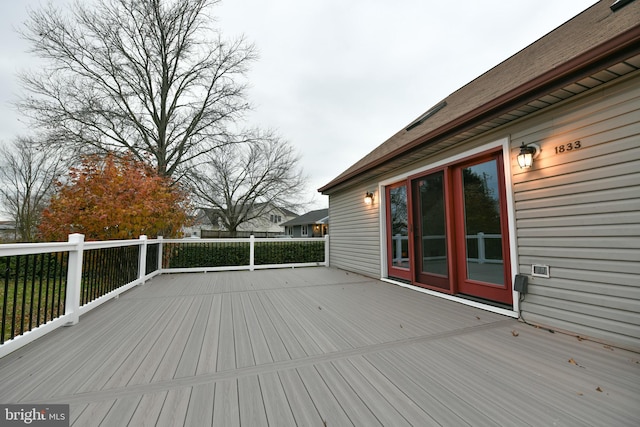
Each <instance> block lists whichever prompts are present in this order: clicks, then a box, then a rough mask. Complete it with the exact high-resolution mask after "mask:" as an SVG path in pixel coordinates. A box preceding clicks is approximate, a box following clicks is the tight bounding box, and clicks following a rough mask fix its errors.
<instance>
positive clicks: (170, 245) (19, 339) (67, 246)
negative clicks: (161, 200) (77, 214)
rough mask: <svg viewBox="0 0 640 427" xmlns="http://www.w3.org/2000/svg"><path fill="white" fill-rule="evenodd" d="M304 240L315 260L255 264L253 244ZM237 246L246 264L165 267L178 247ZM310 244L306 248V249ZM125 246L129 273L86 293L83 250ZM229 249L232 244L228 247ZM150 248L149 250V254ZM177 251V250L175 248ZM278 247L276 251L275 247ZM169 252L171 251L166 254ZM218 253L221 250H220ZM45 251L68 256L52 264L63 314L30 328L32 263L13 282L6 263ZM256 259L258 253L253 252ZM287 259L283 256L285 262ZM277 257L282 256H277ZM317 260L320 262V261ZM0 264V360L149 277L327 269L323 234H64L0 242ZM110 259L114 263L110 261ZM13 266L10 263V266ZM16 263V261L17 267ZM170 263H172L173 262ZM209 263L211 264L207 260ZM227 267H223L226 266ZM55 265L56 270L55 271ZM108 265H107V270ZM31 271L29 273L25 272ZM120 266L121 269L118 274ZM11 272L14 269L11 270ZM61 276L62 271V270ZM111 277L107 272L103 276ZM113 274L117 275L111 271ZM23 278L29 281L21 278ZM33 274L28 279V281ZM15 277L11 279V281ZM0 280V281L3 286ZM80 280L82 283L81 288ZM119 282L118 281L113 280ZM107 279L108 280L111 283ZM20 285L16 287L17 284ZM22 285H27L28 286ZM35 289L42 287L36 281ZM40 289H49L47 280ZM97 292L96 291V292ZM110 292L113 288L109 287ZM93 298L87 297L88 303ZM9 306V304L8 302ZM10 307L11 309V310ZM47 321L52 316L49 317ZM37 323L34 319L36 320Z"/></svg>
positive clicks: (268, 245) (87, 269) (326, 242)
mask: <svg viewBox="0 0 640 427" xmlns="http://www.w3.org/2000/svg"><path fill="white" fill-rule="evenodd" d="M305 242H313V246H315V247H316V248H317V245H318V244H322V245H323V246H324V248H323V251H321V252H322V253H321V254H320V255H321V256H318V254H317V252H318V250H315V254H314V256H315V257H317V259H316V260H315V261H312V262H309V261H307V262H282V263H277V262H276V263H273V262H272V263H266V262H264V260H269V259H271V258H274V257H273V256H271V258H270V256H269V254H266V255H264V254H263V256H260V257H259V258H261V259H262V260H263V262H260V260H258V262H256V246H258V248H259V250H261V251H262V252H264V251H265V249H267V250H269V248H271V247H273V248H276V251H280V252H282V251H283V248H285V249H288V248H291V247H295V246H296V245H302V246H304V244H305ZM220 244H223V245H243V248H244V247H247V246H248V250H249V254H248V256H246V257H243V259H246V260H247V262H246V263H242V264H239V265H206V264H208V262H207V260H206V259H205V260H204V261H203V264H205V265H200V266H197V267H181V266H179V265H178V266H173V267H172V266H171V265H170V263H171V256H172V254H173V253H174V252H175V253H178V252H180V251H182V250H185V249H184V248H194V247H196V248H197V247H198V246H202V245H214V246H215V245H220ZM309 246H311V245H309ZM127 247H135V248H136V249H137V250H136V251H135V252H136V255H135V258H136V259H133V260H131V259H127V260H125V261H127V262H126V264H127V268H128V269H129V270H131V269H134V270H135V271H133V272H130V273H131V274H128V275H127V274H124V275H121V276H120V278H116V279H115V280H116V282H117V283H115V284H113V285H111V286H109V287H107V291H104V289H105V287H104V286H102V285H101V284H98V286H97V287H96V289H95V292H93V291H92V290H90V291H91V292H90V291H88V290H87V286H88V285H87V282H88V281H89V279H88V277H89V276H90V275H91V270H92V266H90V265H87V263H85V262H84V258H85V255H87V254H89V251H93V250H109V249H110V248H121V249H122V248H127ZM229 247H233V246H229ZM150 248H152V250H151V251H150ZM175 248H178V249H175ZM277 248H280V249H277ZM172 251H173V252H172ZM222 251H223V252H224V248H222ZM289 252H292V253H293V255H291V256H296V255H300V251H297V252H296V251H289ZM51 253H63V254H65V255H66V254H68V256H67V257H63V261H56V263H57V264H56V265H57V267H58V266H59V267H60V268H63V267H62V265H64V268H66V283H64V284H62V283H60V284H59V286H60V289H58V292H60V294H61V293H64V313H63V314H60V315H56V317H55V318H51V319H48V320H47V317H46V315H45V317H44V319H45V322H44V323H42V324H40V323H39V321H37V322H35V323H36V326H35V327H31V326H32V313H33V307H32V306H33V304H34V303H37V306H38V310H37V311H38V313H37V316H40V313H39V311H40V302H39V300H36V297H35V295H34V294H36V293H37V294H39V296H38V297H37V298H41V297H42V295H41V294H42V291H39V292H35V291H34V288H35V285H34V283H33V282H34V281H36V280H35V279H36V276H37V275H36V273H35V269H36V265H35V264H36V261H33V262H32V266H31V267H29V261H28V259H27V261H26V262H25V263H24V265H25V267H24V268H26V269H25V270H24V272H22V273H21V274H20V279H18V276H19V274H18V273H12V274H11V275H10V273H9V270H10V269H11V268H10V264H11V263H10V260H11V257H20V256H35V255H37V254H51ZM259 255H260V254H259ZM291 256H289V261H291V260H290V258H291ZM281 258H282V257H281ZM320 258H322V259H320ZM93 259H94V261H92V262H93V263H96V262H100V261H99V260H100V259H101V258H97V259H98V261H95V259H96V258H93ZM0 260H5V261H4V264H2V265H6V274H0V291H1V292H0V297H2V298H0V309H2V330H0V333H1V334H3V335H2V341H4V342H3V343H2V344H1V345H0V358H1V357H3V356H5V355H7V354H9V353H10V352H12V351H14V350H16V349H18V348H20V347H22V346H24V345H26V344H28V343H30V342H32V341H33V340H35V339H37V338H39V337H41V336H43V335H45V334H47V333H49V332H51V331H53V330H55V329H57V328H59V327H60V326H65V325H74V324H76V323H78V321H79V319H80V316H81V315H82V314H84V313H86V312H88V311H89V310H92V309H94V308H96V307H98V306H99V305H101V304H103V303H104V302H106V301H108V300H110V299H112V298H117V297H118V296H119V295H120V294H122V293H123V292H126V291H127V290H129V289H131V288H133V287H135V286H138V285H141V284H144V283H145V282H146V281H148V280H149V279H151V278H153V277H154V276H157V275H159V274H163V273H182V272H202V271H227V270H250V271H253V270H256V269H267V268H287V267H289V268H291V267H308V266H328V265H329V236H325V238H323V239H320V238H302V239H267V238H262V239H256V238H254V237H253V236H251V237H250V238H249V239H246V238H243V239H162V238H161V237H160V238H158V239H147V237H146V236H141V237H140V239H138V240H114V241H100V242H85V241H84V236H83V235H82V234H72V235H70V236H69V241H68V242H59V243H18V244H6V245H0ZM110 260H111V261H110V264H113V263H114V262H116V263H117V262H118V260H120V261H122V257H120V258H118V257H115V258H114V257H111V258H110ZM114 260H115V261H114ZM43 263H44V262H43ZM14 264H15V262H14ZM17 264H18V265H20V262H18V263H17ZM174 264H175V262H174ZM211 264H215V263H214V262H211ZM227 264H228V263H227ZM57 267H56V268H57ZM112 267H113V266H112ZM118 267H119V266H118V265H115V269H116V270H118ZM29 268H31V271H30V270H29ZM124 269H125V268H122V270H124ZM14 270H15V268H14ZM63 273H64V272H63ZM43 274H48V271H47V273H43V271H40V272H39V275H40V276H38V277H39V279H40V282H42V275H43ZM109 274H111V273H109ZM101 275H105V273H103V272H102V273H100V274H94V276H98V279H97V280H100V279H101ZM116 275H117V272H116ZM27 276H29V277H27ZM31 276H33V277H31ZM14 277H15V278H14ZM123 277H128V278H129V279H132V280H129V279H126V280H123V279H122V278H123ZM102 279H104V280H106V278H104V277H103V278H102ZM3 280H4V283H3ZM83 280H84V281H85V283H84V284H83ZM118 280H119V281H118ZM111 281H113V280H111ZM19 282H20V283H22V285H20V283H19ZM28 282H31V283H29V284H28ZM37 286H42V283H40V284H38V285H37ZM46 287H47V288H48V287H49V283H48V279H47V284H46ZM97 288H100V289H97ZM112 288H113V289H112ZM29 289H30V294H31V296H30V301H29V304H27V302H26V301H25V299H26V294H27V293H28V291H29ZM10 292H11V294H12V295H13V296H12V298H11V300H12V301H8V300H9V293H10ZM20 293H21V294H22V296H21V298H22V300H21V302H20V304H18V303H17V301H18V294H20ZM89 293H91V294H92V295H95V297H87V296H88V294H89ZM91 298H93V299H91ZM11 302H12V304H11ZM11 305H12V307H11ZM19 306H21V309H22V310H21V311H20V313H19V316H21V318H20V320H17V317H16V312H17V309H18V308H20V307H19ZM27 306H29V307H28V308H29V312H30V314H29V320H28V322H25V321H24V316H25V315H26V312H25V307H27ZM9 308H12V311H11V319H8V315H7V311H8V309H9ZM52 317H53V316H52ZM38 319H39V317H38ZM7 321H11V322H14V323H13V325H11V327H10V329H11V331H12V332H11V335H13V331H14V329H16V328H15V326H16V323H19V324H20V328H19V329H20V333H19V334H15V336H11V337H10V339H8V340H4V337H5V327H6V325H8V323H7ZM25 323H28V325H29V328H28V329H29V330H27V331H24V324H25Z"/></svg>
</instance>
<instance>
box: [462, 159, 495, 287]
mask: <svg viewBox="0 0 640 427" xmlns="http://www.w3.org/2000/svg"><path fill="white" fill-rule="evenodd" d="M462 179H463V186H464V221H465V234H466V239H465V242H466V254H467V277H468V278H469V279H472V280H478V281H481V282H487V283H494V284H498V285H503V284H504V262H503V257H502V231H501V227H500V191H499V187H498V180H499V178H498V169H497V162H496V160H491V161H489V162H485V163H481V164H478V165H474V166H470V167H468V168H464V169H463V170H462Z"/></svg>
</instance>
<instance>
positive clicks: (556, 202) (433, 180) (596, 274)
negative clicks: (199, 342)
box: [319, 0, 640, 350]
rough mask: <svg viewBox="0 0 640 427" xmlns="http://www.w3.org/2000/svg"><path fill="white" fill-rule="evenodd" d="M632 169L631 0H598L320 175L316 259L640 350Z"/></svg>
mask: <svg viewBox="0 0 640 427" xmlns="http://www.w3.org/2000/svg"><path fill="white" fill-rule="evenodd" d="M612 3H613V4H612ZM434 60H435V59H434ZM464 60H465V58H460V60H459V64H458V65H459V66H464ZM436 66H437V64H436ZM390 108H392V106H390ZM523 145H524V146H525V148H524V150H523V149H522V148H521V147H522V146H523ZM530 149H531V150H535V151H537V152H536V153H534V159H533V165H532V167H530V168H528V169H527V168H521V167H520V166H519V164H518V155H519V154H520V153H521V152H522V154H523V155H524V154H527V153H526V152H527V151H529V150H530ZM523 157H524V156H523ZM639 172H640V1H620V0H618V1H617V2H614V0H605V1H600V2H598V3H597V4H595V5H594V6H592V7H590V8H589V9H587V10H586V11H584V12H582V13H581V14H579V15H578V16H576V17H574V18H573V19H571V20H570V21H568V22H566V23H565V24H563V25H562V26H560V27H558V28H557V29H555V30H554V31H552V32H550V33H549V34H547V35H546V36H544V37H542V38H541V39H539V40H538V41H536V42H535V43H533V44H531V45H530V46H528V47H527V48H525V49H523V50H522V51H520V52H518V53H517V54H515V55H513V56H512V57H510V58H508V59H507V60H505V61H504V62H502V63H500V64H498V65H497V66H495V67H494V68H492V69H491V70H489V71H487V72H486V73H485V74H483V75H481V76H480V77H478V78H477V79H475V80H473V81H472V82H470V83H469V84H467V85H465V86H463V87H462V88H460V89H459V90H457V91H456V92H454V93H452V94H451V95H449V96H448V97H447V98H445V99H444V100H443V101H442V102H440V103H438V104H437V105H436V106H435V107H433V108H431V109H430V110H428V111H427V112H426V113H425V114H423V115H422V116H420V117H419V118H418V119H416V120H414V121H412V122H409V124H408V125H407V126H406V127H405V128H403V129H401V130H400V131H399V132H398V133H396V134H395V135H394V136H392V137H391V138H390V139H388V140H387V141H385V142H384V143H383V144H382V145H380V146H379V147H378V148H376V149H374V150H373V151H372V152H371V153H369V154H367V155H366V156H365V157H364V158H362V159H361V160H360V161H358V162H357V163H356V164H354V165H353V166H351V167H350V168H349V169H347V170H346V171H345V172H343V173H342V174H341V175H339V176H338V177H336V178H335V179H334V180H332V181H331V182H329V183H328V184H327V185H325V186H324V187H322V188H320V190H319V191H321V192H322V193H323V194H326V195H328V196H329V214H330V216H331V229H330V233H329V234H330V236H331V244H330V260H331V265H332V266H335V267H338V268H342V269H345V270H349V271H354V272H358V273H361V274H365V275H368V276H371V277H378V278H381V279H382V280H384V281H388V282H391V283H395V284H398V285H402V286H407V287H411V288H412V289H416V290H420V291H423V292H426V293H429V294H432V295H436V296H440V297H442V298H446V299H449V300H454V301H457V302H460V303H463V304H468V305H473V306H476V307H481V308H483V309H485V310H489V311H492V312H496V313H501V314H504V315H507V316H512V317H519V318H521V319H523V320H524V321H526V322H528V323H532V324H537V325H542V326H545V327H548V328H551V329H554V330H560V331H567V332H570V333H573V334H576V335H580V336H583V337H589V338H591V339H595V340H599V341H601V342H608V343H612V344H614V345H619V346H623V347H626V348H631V349H635V350H639V349H640V173H639ZM365 193H371V195H372V196H373V202H372V203H370V204H365V203H364V200H363V198H364V196H365ZM517 275H518V276H517ZM523 280H528V288H527V289H526V290H525V289H524V286H523V285H524V283H523ZM518 290H522V292H519V291H518Z"/></svg>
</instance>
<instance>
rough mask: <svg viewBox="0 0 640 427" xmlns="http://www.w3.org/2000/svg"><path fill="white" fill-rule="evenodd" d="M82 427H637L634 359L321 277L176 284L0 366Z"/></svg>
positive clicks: (196, 279)
mask: <svg viewBox="0 0 640 427" xmlns="http://www.w3.org/2000/svg"><path fill="white" fill-rule="evenodd" d="M0 402H2V403H47V404H52V403H68V404H70V405H71V406H70V408H71V421H72V425H76V426H97V425H105V426H125V425H131V426H142V425H163V426H165V425H166V426H179V425H188V426H205V425H216V426H233V425H243V426H261V425H265V426H266V425H269V426H287V425H299V426H307V425H308V426H346V425H363V426H373V425H385V426H401V425H416V426H428V425H446V426H462V425H473V426H481V425H487V426H495V425H509V426H516V425H517V426H524V425H534V426H543V425H544V426H551V425H567V426H589V425H593V426H623V425H629V426H637V425H640V354H637V353H632V352H628V351H625V350H621V349H617V348H615V349H614V348H611V347H607V346H603V345H602V344H597V343H594V342H590V341H586V340H578V339H576V338H575V337H570V336H567V335H562V334H558V333H550V332H549V331H546V330H542V329H536V328H534V327H531V326H528V325H525V324H523V323H520V322H518V321H517V320H514V319H510V318H506V317H502V316H499V315H496V314H492V313H489V312H486V311H482V310H478V309H475V308H471V307H467V306H463V305H461V304H457V303H454V302H450V301H446V300H443V299H440V298H435V297H432V296H428V295H425V294H422V293H419V292H415V291H412V290H409V289H405V288H401V287H398V286H394V285H390V284H386V283H383V282H380V281H376V280H372V279H369V278H365V277H362V276H358V275H356V274H353V273H346V272H343V271H339V270H335V269H330V268H306V269H287V270H269V271H254V272H224V273H208V274H202V273H201V274H175V275H163V276H159V277H156V278H154V279H153V280H152V281H150V282H148V283H147V284H146V285H144V286H139V287H137V288H135V289H133V290H131V291H129V292H127V293H126V294H124V295H123V296H121V297H120V298H119V299H116V300H113V301H111V302H108V303H106V304H104V305H103V306H101V307H100V308H98V309H96V310H94V311H92V312H90V313H88V314H87V315H85V316H83V317H82V318H81V321H80V323H79V324H77V325H76V326H73V327H67V328H62V329H59V330H57V331H55V332H53V333H51V334H49V335H47V336H45V337H44V338H41V339H39V340H37V341H36V342H34V343H32V344H29V345H27V346H26V347H24V348H22V349H20V350H18V351H16V352H14V353H12V354H10V355H8V356H6V357H5V358H3V359H0Z"/></svg>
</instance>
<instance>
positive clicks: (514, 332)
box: [511, 330, 520, 337]
mask: <svg viewBox="0 0 640 427" xmlns="http://www.w3.org/2000/svg"><path fill="white" fill-rule="evenodd" d="M511 335H513V336H514V337H517V336H518V335H520V334H519V333H518V331H516V330H513V331H511Z"/></svg>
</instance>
